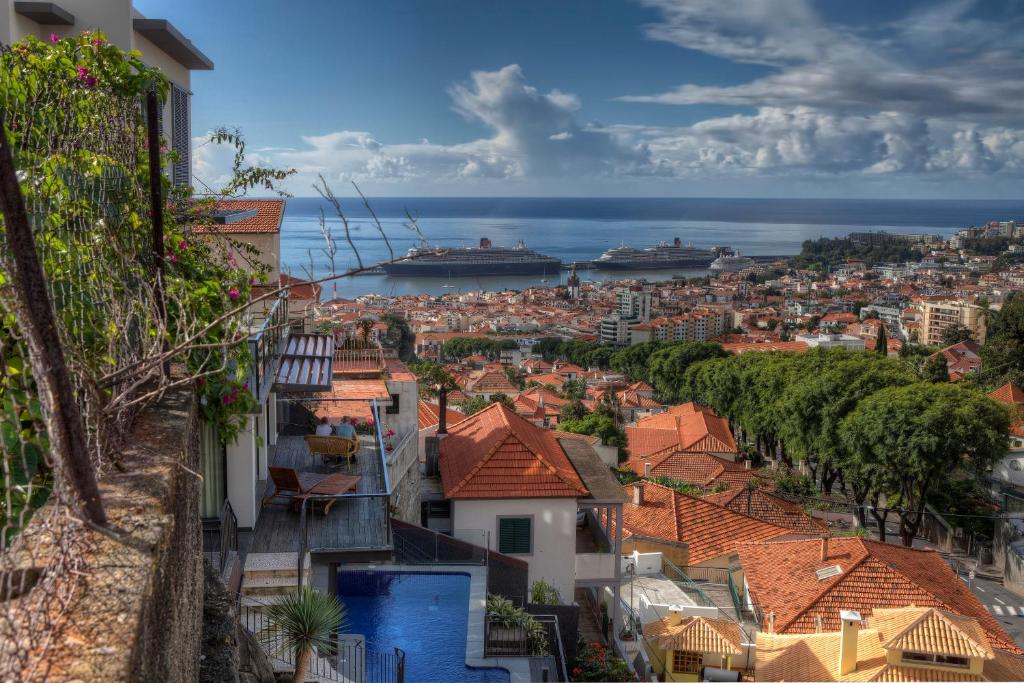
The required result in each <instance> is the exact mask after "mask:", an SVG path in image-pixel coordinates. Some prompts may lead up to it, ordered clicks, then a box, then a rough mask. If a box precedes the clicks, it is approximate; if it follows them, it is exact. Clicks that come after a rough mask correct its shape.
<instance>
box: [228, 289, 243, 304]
mask: <svg viewBox="0 0 1024 683" xmlns="http://www.w3.org/2000/svg"><path fill="white" fill-rule="evenodd" d="M239 295H240V292H239V291H238V288H237V287H232V288H230V289H228V296H229V297H231V300H232V301H235V300H236V299H238V297H239Z"/></svg>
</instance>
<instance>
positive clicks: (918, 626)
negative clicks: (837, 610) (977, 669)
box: [755, 607, 1024, 682]
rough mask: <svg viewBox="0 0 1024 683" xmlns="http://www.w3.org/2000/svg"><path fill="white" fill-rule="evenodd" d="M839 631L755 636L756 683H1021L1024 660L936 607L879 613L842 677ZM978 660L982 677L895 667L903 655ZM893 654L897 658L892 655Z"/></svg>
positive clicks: (969, 621) (974, 624)
mask: <svg viewBox="0 0 1024 683" xmlns="http://www.w3.org/2000/svg"><path fill="white" fill-rule="evenodd" d="M841 643H842V636H841V634H840V633H839V632H838V631H830V632H827V633H809V634H777V633H758V634H757V649H756V653H757V660H756V674H755V680H758V681H900V682H902V681H1010V680H1021V679H1022V674H1024V657H1021V656H1020V655H1017V654H1013V653H1011V652H1008V651H1006V650H1002V649H993V648H992V647H991V646H989V645H988V644H987V639H986V636H985V633H984V629H983V628H982V627H981V625H980V624H979V623H978V621H977V620H976V619H973V618H970V617H964V616H961V615H957V614H954V613H952V612H949V611H946V610H939V609H934V608H921V607H909V608H899V609H878V610H875V613H874V614H873V615H872V616H870V617H868V619H867V622H866V627H864V628H859V629H858V630H857V662H856V668H855V669H854V670H853V671H851V672H850V673H847V674H844V675H840V674H839V650H840V645H841ZM905 651H910V652H920V653H924V654H936V655H946V656H954V657H966V658H980V659H981V660H982V661H983V669H982V671H981V673H980V674H975V673H971V672H970V671H969V670H967V669H964V668H955V667H942V666H941V665H940V666H927V667H926V666H911V665H908V664H903V663H900V664H891V663H889V662H890V661H891V660H895V661H900V659H899V658H900V654H899V653H901V652H905ZM890 653H893V654H890Z"/></svg>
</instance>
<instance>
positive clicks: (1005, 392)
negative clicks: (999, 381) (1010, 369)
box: [989, 382, 1024, 405]
mask: <svg viewBox="0 0 1024 683" xmlns="http://www.w3.org/2000/svg"><path fill="white" fill-rule="evenodd" d="M989 398H992V399H994V400H996V401H999V402H1001V403H1010V404H1016V405H1024V389H1021V388H1020V387H1018V386H1017V385H1016V384H1014V383H1013V382H1007V383H1006V384H1004V385H1003V386H1001V387H999V388H998V389H996V390H995V391H992V392H989Z"/></svg>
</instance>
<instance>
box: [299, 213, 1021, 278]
mask: <svg viewBox="0 0 1024 683" xmlns="http://www.w3.org/2000/svg"><path fill="white" fill-rule="evenodd" d="M370 203H371V206H372V207H373V209H374V211H375V212H376V214H377V215H378V217H379V218H380V221H381V224H382V225H383V228H384V231H385V233H386V234H387V236H388V240H389V241H390V242H391V247H392V249H393V252H394V254H395V256H400V255H402V254H404V253H405V252H406V251H408V250H409V248H411V247H412V246H414V245H415V244H416V240H417V238H416V235H415V233H413V231H412V230H410V229H408V228H407V227H406V223H407V220H406V218H405V211H406V210H408V211H409V213H411V214H412V215H413V216H415V217H416V218H417V221H418V223H419V226H420V229H421V230H422V232H423V234H424V236H425V237H426V238H427V240H428V241H429V242H430V243H431V244H435V245H439V246H471V245H475V244H477V243H478V242H479V240H480V238H481V237H489V238H490V239H491V241H492V242H493V243H494V244H495V245H507V246H511V245H514V244H515V243H516V242H518V241H520V240H522V241H523V242H524V243H525V244H526V245H527V246H528V247H530V248H532V249H535V250H537V251H540V252H543V253H545V254H549V255H551V256H556V257H558V258H560V259H561V260H562V261H563V262H571V261H584V260H590V259H593V258H596V257H597V256H600V255H601V253H602V252H603V251H605V250H606V249H609V248H611V247H614V246H618V245H619V244H621V243H626V244H630V245H632V246H636V247H644V246H651V245H653V244H655V243H657V242H659V241H661V240H665V241H671V240H672V239H673V238H674V237H679V238H680V239H681V240H682V241H683V242H684V243H690V244H693V245H694V246H698V247H711V246H716V245H724V246H730V247H732V248H734V249H736V250H738V251H739V252H741V253H743V254H749V255H769V254H770V255H790V254H796V253H798V252H799V251H800V245H801V243H802V242H803V241H804V240H806V239H815V238H818V237H839V236H843V235H846V234H848V233H850V232H857V231H864V230H890V231H898V232H927V233H932V234H941V235H950V234H952V233H954V232H956V231H957V230H959V229H960V228H964V227H967V226H970V225H979V224H982V223H986V222H988V221H992V220H1008V219H1024V201H1006V200H866V199H713V198H706V199H705V198H685V199H669V198H647V199H644V198H640V199H638V198H554V199H552V198H519V197H517V198H478V197H474V198H452V197H407V198H394V197H388V198H377V199H373V198H371V199H370ZM341 204H342V208H343V210H344V211H345V213H346V215H347V216H348V218H349V222H350V227H351V236H352V241H353V243H354V245H355V248H356V249H357V250H358V251H359V254H360V256H361V258H362V260H363V263H364V264H371V263H376V262H378V261H381V260H385V259H387V258H389V252H388V249H387V247H386V245H385V243H384V240H383V239H382V238H381V235H380V233H379V231H378V230H377V228H376V226H375V225H374V224H373V222H372V221H371V219H370V216H369V215H368V213H367V212H366V210H365V208H364V207H363V204H362V202H361V201H360V200H359V199H358V198H357V199H344V198H343V199H342V200H341ZM321 207H322V208H323V210H324V213H325V214H326V217H327V222H328V224H329V225H330V226H331V229H332V232H333V236H334V239H335V242H336V243H337V246H338V254H337V257H336V267H337V269H338V271H343V270H345V269H346V268H349V267H354V266H355V265H356V258H355V256H354V254H353V252H352V249H351V248H350V247H349V245H348V243H347V242H346V241H345V238H344V234H343V230H342V226H341V222H340V221H339V220H338V218H337V217H336V216H335V215H334V213H333V209H332V208H331V207H330V206H329V205H327V204H326V203H325V202H322V201H321V200H320V198H318V197H315V198H314V197H296V198H290V199H288V202H287V208H286V210H285V219H284V225H283V226H282V234H281V250H282V255H281V260H282V265H283V267H284V268H285V270H286V271H287V272H291V273H292V274H293V275H295V276H296V277H308V276H309V275H310V273H312V275H313V276H314V277H324V276H326V275H328V274H329V272H330V266H329V262H328V260H327V258H326V256H325V254H324V252H323V248H324V240H323V238H322V236H321V234H320V230H319V217H320V209H321ZM703 272H704V271H700V270H695V271H645V272H641V273H635V274H631V273H628V272H622V271H618V272H615V273H602V272H598V271H593V270H591V271H583V272H581V277H582V278H583V279H585V280H586V279H592V280H597V279H604V278H609V277H611V278H615V279H619V278H624V277H630V276H631V275H636V276H639V277H646V278H648V279H650V280H655V279H665V278H669V277H671V276H672V275H677V274H678V275H688V276H693V275H702V274H703ZM565 277H566V274H565V272H562V273H549V274H547V275H546V276H540V275H538V276H526V277H484V278H481V277H472V278H458V277H454V278H452V279H451V280H448V279H447V278H389V277H386V276H383V275H370V276H360V277H351V278H344V279H341V280H338V281H337V285H336V288H335V287H332V285H331V284H329V283H328V284H326V285H325V286H324V296H325V297H331V296H334V295H335V294H336V295H337V296H341V297H347V298H351V297H355V296H358V295H360V294H366V293H380V294H392V295H393V294H417V293H421V292H428V293H432V294H442V293H446V292H457V291H468V290H474V289H489V290H502V289H510V288H511V289H522V288H524V287H529V286H537V285H543V284H547V285H549V286H553V285H555V284H557V283H558V282H560V281H564V279H565Z"/></svg>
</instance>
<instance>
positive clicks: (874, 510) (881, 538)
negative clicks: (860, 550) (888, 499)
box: [871, 505, 889, 543]
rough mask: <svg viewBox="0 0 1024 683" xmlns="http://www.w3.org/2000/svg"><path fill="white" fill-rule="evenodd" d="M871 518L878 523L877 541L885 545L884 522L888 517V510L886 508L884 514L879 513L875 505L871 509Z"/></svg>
mask: <svg viewBox="0 0 1024 683" xmlns="http://www.w3.org/2000/svg"><path fill="white" fill-rule="evenodd" d="M871 516H872V517H874V518H875V521H876V522H878V540H879V541H881V542H882V543H885V520H886V519H887V518H888V517H889V509H888V508H886V510H885V512H879V511H878V506H877V505H876V506H874V507H872V508H871Z"/></svg>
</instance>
